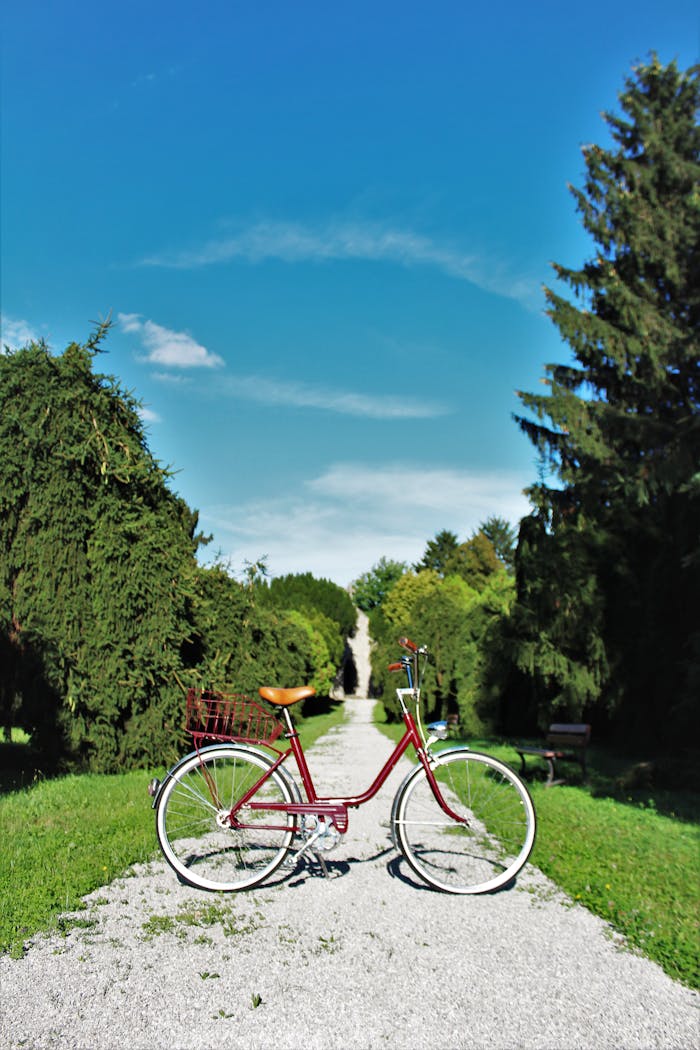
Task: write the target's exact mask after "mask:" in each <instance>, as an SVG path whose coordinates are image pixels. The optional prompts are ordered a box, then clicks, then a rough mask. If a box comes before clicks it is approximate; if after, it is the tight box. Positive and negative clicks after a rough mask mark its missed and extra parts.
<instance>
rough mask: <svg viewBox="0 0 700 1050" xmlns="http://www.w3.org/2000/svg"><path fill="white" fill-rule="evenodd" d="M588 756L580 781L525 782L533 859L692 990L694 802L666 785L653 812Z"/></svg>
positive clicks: (389, 730) (698, 900) (698, 913)
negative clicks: (586, 773) (533, 820)
mask: <svg viewBox="0 0 700 1050" xmlns="http://www.w3.org/2000/svg"><path fill="white" fill-rule="evenodd" d="M378 706H379V705H378ZM380 710H381V712H382V713H381V714H380V713H379V712H378V713H377V716H376V718H377V726H378V728H379V729H381V730H382V731H383V732H385V733H386V734H387V735H388V736H389V737H391V738H392V739H394V740H398V739H399V738H400V736H401V734H402V732H403V726H402V725H386V724H385V723H384V722H383V709H381V708H380ZM458 743H468V745H469V746H470V747H471V748H472V749H473V750H474V751H484V752H486V753H488V754H491V755H494V757H496V758H500V759H502V760H503V761H505V762H507V763H508V764H509V765H510V766H511V767H512V768H513V769H516V770H517V769H519V765H520V763H519V758H518V755H517V753H516V751H515V749H514V748H513V747H510V746H508V745H506V744H503V743H500V742H494V741H478V740H476V741H475V740H472V741H450V742H449V746H454V745H455V744H458ZM595 762H596V755H595V753H594V755H593V762H592V763H591V769H590V777H589V782H588V783H586V784H578V785H575V784H572V785H571V786H567V785H562V786H558V787H553V788H545V786H544V784H543V783H541V782H540V781H538V780H532V779H529V780H528V787H529V788H530V793H531V795H532V799H533V802H534V804H535V810H536V813H537V841H536V843H535V848H534V850H533V853H532V857H531V858H530V859H531V862H532V863H533V864H535V865H536V866H537V867H538V868H540V870H541V871H543V872H544V873H545V874H546V875H548V876H549V877H550V878H551V879H552V880H553V881H554V882H556V883H557V885H558V886H559V887H560V888H561V889H562V890H564V891H565V893H567V894H568V896H569V897H571V899H572V900H574V901H577V902H579V903H581V904H583V905H585V906H586V907H587V908H588V909H589V910H590V911H592V912H594V914H596V915H599V916H600V917H601V918H603V919H605V920H606V921H607V922H609V923H610V925H611V926H612V927H613V928H614V929H615V930H617V931H618V932H620V933H622V934H624V936H625V937H626V939H627V942H628V943H629V945H630V946H632V947H633V948H635V949H637V950H639V951H641V952H642V953H643V954H644V955H646V956H647V957H648V958H649V959H653V960H654V961H655V962H657V963H658V964H659V965H660V966H661V967H663V969H664V970H665V971H666V973H667V974H669V976H671V977H673V978H674V979H676V980H680V981H682V982H683V983H684V984H687V985H689V986H690V987H692V988H700V937H699V936H698V934H699V933H700V892H699V890H698V886H699V884H700V877H699V876H700V862H699V858H700V824H699V823H698V820H697V814H698V798H697V796H694V795H692V794H691V793H689V792H682V791H679V792H672V791H669V790H668V789H666V790H664V791H663V793H661V796H662V797H661V800H660V801H661V802H662V804H663V808H664V809H665V810H666V811H667V812H666V813H661V812H657V800H656V798H655V794H654V792H653V791H650V790H649V789H647V790H646V791H645V792H643V793H639V792H637V793H636V794H635V795H628V794H625V793H624V792H623V791H621V789H620V786H619V782H618V780H617V779H616V778H614V777H610V776H608V775H607V774H606V773H605V772H604V771H601V768H600V766H603V767H608V766H609V764H610V759H609V756H607V758H604V757H603V756H602V755H601V761H600V765H599V766H598V767H597V766H596V765H595ZM542 771H543V772H544V766H543V767H542ZM574 776H575V775H574ZM658 808H661V805H659V806H658ZM670 813H674V814H684V815H685V817H686V819H680V818H679V816H677V815H675V816H672V815H669V814H670ZM691 814H695V819H692V817H691V816H690V815H691Z"/></svg>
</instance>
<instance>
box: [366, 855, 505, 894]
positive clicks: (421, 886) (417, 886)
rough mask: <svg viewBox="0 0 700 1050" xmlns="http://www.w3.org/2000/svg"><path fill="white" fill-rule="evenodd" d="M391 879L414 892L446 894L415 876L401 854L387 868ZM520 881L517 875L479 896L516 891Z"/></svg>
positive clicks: (444, 891) (392, 859) (393, 858)
mask: <svg viewBox="0 0 700 1050" xmlns="http://www.w3.org/2000/svg"><path fill="white" fill-rule="evenodd" d="M386 868H387V872H388V874H389V877H390V878H392V879H398V881H399V882H403V883H404V885H406V886H410V887H411V889H413V890H420V891H421V892H422V893H437V894H443V893H446V892H447V891H446V890H439V889H437V887H436V886H429V885H428V883H427V882H423V880H422V879H419V878H418V876H417V875H415V874H414V872H413V871H412V869H411V868H410V867H409V865H408V863H407V861H406V858H405V857H404V856H402V855H401V854H400V853H399V854H398V855H397V856H395V857H392V858H391V860H390V861H389V863H388V864H387V866H386ZM517 881H518V877H517V875H515V876H514V877H513V878H512V879H511V880H510V881H509V882H506V883H505V884H504V885H503V886H499V887H498V888H497V889H495V890H486V891H485V892H484V893H480V894H478V896H479V897H493V896H495V895H496V894H498V893H507V892H509V891H510V890H514V889H515V886H516V883H517Z"/></svg>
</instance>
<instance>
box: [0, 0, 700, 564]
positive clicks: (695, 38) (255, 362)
mask: <svg viewBox="0 0 700 1050" xmlns="http://www.w3.org/2000/svg"><path fill="white" fill-rule="evenodd" d="M699 29H700V26H699V18H698V8H697V3H696V2H695V0H692V2H690V0H688V2H686V0H675V2H672V3H666V4H659V3H658V2H655V3H651V2H648V0H639V2H635V3H632V2H627V0H620V2H614V0H613V2H612V3H611V2H609V0H608V2H606V3H602V2H599V0H591V2H589V3H587V4H586V5H564V4H561V3H556V4H555V3H549V2H546V3H535V4H533V5H523V4H520V3H514V2H510V0H506V2H503V3H501V4H499V5H485V6H484V7H481V6H480V5H479V7H478V8H477V6H476V5H473V4H471V3H468V2H466V0H462V2H454V0H445V2H440V0H433V2H432V3H430V4H428V3H418V2H405V0H404V2H403V3H394V2H388V0H373V2H372V3H367V2H365V0H356V2H355V3H353V4H351V5H342V6H341V5H337V4H332V3H327V2H326V3H317V2H308V3H307V2H304V0H300V2H298V3H295V4H291V3H287V2H285V3H283V2H279V0H270V2H262V0H261V2H257V3H247V4H242V3H238V2H236V0H226V2H225V3H222V2H218V0H213V2H210V3H207V4H206V5H195V4H193V3H188V4H185V3H180V2H177V0H175V2H169V3H167V4H166V3H164V2H161V0H157V2H152V3H149V2H148V0H139V2H138V3H135V2H131V0H120V2H119V3H113V2H112V0H102V2H100V3H97V4H96V3H94V2H91V3H87V2H73V3H72V2H70V0H63V2H62V3H60V4H59V3H57V2H49V0H43V2H42V3H38V2H36V0H25V2H24V3H22V4H21V5H20V4H19V3H13V4H10V5H7V7H6V9H5V13H4V15H3V26H2V95H1V105H2V122H3V126H2V158H1V163H2V187H1V193H2V197H1V202H0V203H1V208H2V227H1V234H0V236H1V250H2V273H1V284H0V309H1V312H2V320H3V342H4V343H9V344H10V345H19V344H21V343H22V342H23V341H25V340H26V339H27V338H31V337H42V338H44V339H46V340H47V342H48V343H49V345H50V346H51V347H52V349H54V350H55V351H56V352H60V351H61V350H63V349H64V347H65V346H66V344H67V343H69V342H71V341H73V340H77V341H81V340H83V339H84V338H86V336H87V335H88V333H89V331H90V329H91V324H90V321H91V320H92V319H95V318H97V317H101V316H105V315H106V314H108V313H109V312H110V311H111V315H112V318H113V320H114V327H113V330H112V332H111V334H110V337H109V340H108V343H107V344H106V349H107V351H108V353H107V354H105V355H104V356H102V357H101V358H99V360H98V364H99V367H100V368H101V369H102V370H103V371H106V372H110V373H112V374H114V375H117V376H118V377H119V378H120V379H121V381H122V383H123V384H124V385H125V386H126V387H127V388H129V389H131V390H133V391H134V392H135V393H136V394H137V395H138V396H139V397H140V398H142V399H143V401H144V414H145V419H146V420H147V423H148V433H149V444H150V447H151V449H152V451H153V452H154V454H155V455H156V457H157V458H158V459H160V460H161V461H163V462H165V463H167V464H170V465H171V466H172V468H173V469H174V470H175V471H177V473H176V474H175V476H174V478H173V482H172V484H173V487H174V488H175V489H176V490H177V491H178V492H179V493H180V494H181V495H182V496H183V497H184V498H185V499H186V500H187V502H188V503H189V504H190V506H192V507H196V508H197V509H198V510H199V511H200V520H201V525H202V527H203V529H204V530H205V531H207V532H211V533H212V534H213V536H214V539H213V541H212V543H211V545H210V546H209V547H208V548H207V549H206V551H205V552H204V553H203V560H205V561H206V560H207V559H211V558H212V557H214V556H216V555H217V554H221V555H222V556H224V557H226V558H230V560H231V565H232V567H233V569H234V570H235V571H240V570H241V569H242V568H243V566H244V564H245V561H246V560H249V561H255V560H256V559H258V558H259V557H260V556H262V555H266V556H267V559H268V567H269V570H270V572H271V573H272V574H273V575H279V574H282V573H286V572H303V571H311V572H313V573H314V574H315V575H317V576H325V577H328V578H331V579H334V580H335V581H336V582H338V583H340V584H342V585H345V584H347V583H349V582H350V581H351V580H352V579H353V578H354V577H356V576H357V575H358V574H359V573H360V572H363V571H364V570H366V569H368V568H370V567H371V566H372V565H373V564H374V563H375V562H376V561H377V560H378V559H379V558H380V557H381V556H382V555H384V556H387V557H390V558H398V559H401V560H407V561H413V560H417V559H418V558H420V556H421V554H422V552H423V549H424V547H425V544H426V542H427V540H428V539H430V538H431V537H432V536H434V535H435V533H436V532H438V531H439V530H440V529H443V528H448V529H451V530H452V531H454V532H455V533H457V535H458V536H459V537H460V539H466V538H467V537H468V536H469V535H470V534H471V532H472V531H473V530H474V529H476V528H477V527H478V525H479V523H480V522H481V521H483V520H484V519H485V518H486V517H488V516H490V515H491V514H498V515H500V516H502V517H505V518H507V519H508V520H510V521H512V522H514V523H515V522H517V520H518V519H519V517H520V516H521V515H522V514H523V513H525V512H526V511H527V502H526V500H525V498H524V497H523V495H522V490H523V488H524V487H525V486H526V485H528V484H529V483H531V482H532V481H533V480H534V478H535V474H536V467H535V460H534V455H533V449H532V447H531V446H530V444H529V443H528V441H527V440H526V439H525V437H524V436H522V435H521V434H520V432H519V430H518V428H517V426H516V425H515V423H514V422H513V421H512V413H513V412H514V411H517V410H518V407H519V402H518V399H517V397H516V395H515V391H516V390H517V389H524V390H529V389H533V388H536V386H537V384H538V382H539V379H540V377H541V376H542V374H543V365H544V363H545V362H548V361H561V360H566V359H567V357H568V353H567V349H566V347H565V346H563V345H562V344H561V342H560V340H559V338H558V335H557V332H556V330H555V329H554V328H553V326H552V324H551V322H549V321H548V320H547V318H546V317H544V315H543V295H542V291H541V286H542V284H543V283H546V282H549V283H551V280H552V277H551V271H550V267H549V263H550V262H551V261H553V260H555V261H557V262H560V263H564V264H566V265H572V266H578V265H580V264H581V263H582V262H583V261H584V259H585V258H586V257H587V256H588V254H589V253H590V250H591V246H590V244H589V243H588V242H587V240H586V237H585V235H584V233H583V231H582V230H581V227H580V223H579V221H578V218H577V216H576V213H575V210H574V204H573V200H572V198H571V196H570V194H569V192H568V190H567V183H569V182H570V183H573V184H575V185H580V183H581V180H582V172H583V163H582V159H581V154H580V147H581V145H582V144H584V143H586V142H591V141H596V142H600V143H603V144H604V143H605V142H606V141H607V137H606V128H605V125H604V123H603V122H602V120H601V117H600V113H601V111H602V110H604V109H615V107H616V103H617V94H618V92H619V90H620V89H621V88H622V85H623V81H624V78H625V76H626V75H627V74H628V72H629V71H630V69H631V66H632V65H633V64H634V63H635V62H636V61H638V60H639V59H643V58H645V57H646V56H647V55H648V54H649V52H650V51H651V50H656V51H657V52H658V53H659V56H660V58H661V59H662V60H663V61H670V60H671V59H673V58H676V59H677V60H678V61H679V63H680V65H681V66H682V67H683V68H687V67H688V66H689V65H691V64H692V63H693V62H696V61H697V58H698V45H699Z"/></svg>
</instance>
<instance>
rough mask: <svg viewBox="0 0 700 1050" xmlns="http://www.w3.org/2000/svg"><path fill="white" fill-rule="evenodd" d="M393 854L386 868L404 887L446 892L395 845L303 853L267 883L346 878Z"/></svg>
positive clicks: (504, 888) (501, 889) (510, 886)
mask: <svg viewBox="0 0 700 1050" xmlns="http://www.w3.org/2000/svg"><path fill="white" fill-rule="evenodd" d="M390 854H392V856H391V857H390V859H389V860H388V862H387V864H386V871H387V874H388V875H389V877H390V878H392V879H397V880H398V881H399V882H403V883H404V885H405V886H410V887H411V889H413V890H419V891H420V892H421V893H438V894H441V893H443V892H445V891H443V890H439V889H437V888H436V887H434V886H429V885H428V884H427V883H426V882H423V880H422V879H420V878H419V877H418V876H417V875H416V874H415V873H414V872H413V871H412V869H411V868H410V867H409V865H408V863H407V861H406V858H405V857H404V856H402V854H400V853H399V854H396V853H395V851H394V847H393V846H392V845H389V846H385V847H384V848H383V849H380V850H379V851H378V852H376V853H374V854H372V856H369V857H347V858H345V859H343V860H336V859H331V858H326V857H323V858H322V859H320V860H319V855H318V854H311V855H310V854H306V853H305V854H304V855H303V856H301V857H299V858H296V861H297V863H296V865H295V867H294V869H293V870H291V871H288V872H286V873H277V875H276V877H275V878H273V879H270V880H269V881H268V882H267V885H268V886H272V885H274V884H275V883H277V884H278V885H279V884H282V883H286V884H287V885H288V886H289V887H295V886H303V885H304V884H305V883H306V882H308V881H309V880H310V879H319V878H326V879H340V878H344V877H345V876H346V875H349V874H350V872H351V871H352V869H353V868H355V867H357V866H359V865H364V864H372V863H375V862H376V861H379V860H381V859H382V858H383V857H387V856H389V855H390ZM516 883H517V876H515V877H514V878H512V879H511V880H510V881H509V882H507V883H505V885H503V886H499V887H498V888H497V889H495V890H488V891H486V892H485V893H482V894H479V896H482V897H491V896H494V895H495V894H498V893H507V892H510V891H511V890H513V889H515V886H516Z"/></svg>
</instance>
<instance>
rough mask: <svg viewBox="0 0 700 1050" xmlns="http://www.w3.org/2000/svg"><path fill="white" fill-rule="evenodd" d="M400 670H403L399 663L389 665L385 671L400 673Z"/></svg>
mask: <svg viewBox="0 0 700 1050" xmlns="http://www.w3.org/2000/svg"><path fill="white" fill-rule="evenodd" d="M402 670H403V664H402V663H401V662H400V661H399V663H397V664H389V666H388V667H387V671H402Z"/></svg>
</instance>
